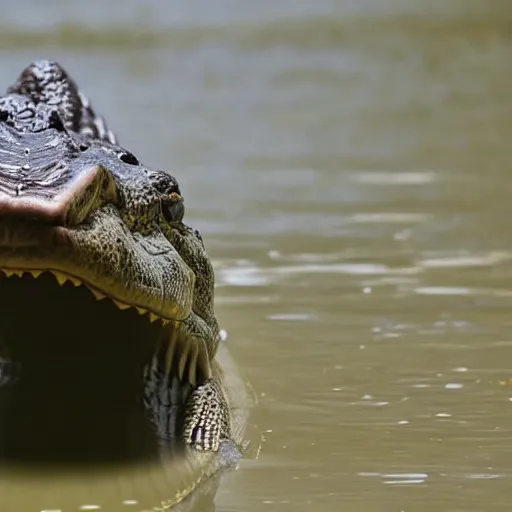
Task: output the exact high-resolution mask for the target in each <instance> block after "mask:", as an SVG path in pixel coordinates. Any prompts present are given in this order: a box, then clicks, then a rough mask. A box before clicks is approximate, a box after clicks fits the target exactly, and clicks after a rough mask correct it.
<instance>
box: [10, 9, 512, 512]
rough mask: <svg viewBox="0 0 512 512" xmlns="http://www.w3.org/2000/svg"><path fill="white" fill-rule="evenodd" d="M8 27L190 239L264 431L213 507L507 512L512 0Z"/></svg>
mask: <svg viewBox="0 0 512 512" xmlns="http://www.w3.org/2000/svg"><path fill="white" fill-rule="evenodd" d="M1 12H2V15H1V21H0V28H1V30H0V52H1V55H0V57H1V58H0V72H1V75H0V76H1V80H2V84H3V85H2V87H3V88H5V87H7V86H8V85H10V83H11V82H13V81H14V80H15V78H16V77H17V75H18V74H19V72H20V71H21V70H22V69H23V68H24V67H25V66H26V65H27V64H28V63H29V62H31V61H33V60H35V59H39V58H51V59H55V60H58V61H59V62H60V63H61V64H63V65H64V67H65V68H66V69H67V70H68V71H69V73H70V74H71V75H72V76H73V77H74V78H75V79H76V81H77V82H78V83H79V84H80V85H81V87H82V88H83V89H84V90H85V91H86V93H87V94H88V96H89V97H90V98H91V100H92V103H93V105H94V107H95V108H96V109H97V110H98V111H101V112H102V113H103V114H104V115H105V116H106V118H107V120H108V122H109V125H110V127H111V128H112V129H113V130H114V131H116V132H117V134H118V136H119V139H120V142H121V144H122V145H124V146H125V147H127V148H129V149H130V150H131V151H132V152H134V153H135V154H136V155H137V156H138V157H139V158H140V159H141V160H142V161H143V162H144V163H146V164H147V165H152V166H157V167H161V168H164V169H167V170H169V171H170V172H171V173H172V174H173V175H175V176H176V177H177V178H178V179H179V182H180V184H181V189H182V191H183V194H184V196H185V199H186V207H187V212H186V216H187V218H188V221H189V222H190V223H191V224H192V225H193V226H194V227H196V228H199V229H200V230H201V231H202V233H203V236H204V239H205V242H206V245H207V248H208V250H209V252H210V254H211V256H212V258H213V261H214V265H215V268H216V271H217V301H218V302H217V311H218V314H219V318H220V321H221V324H222V327H223V328H225V329H226V330H227V331H228V334H229V340H228V343H229V344H230V347H231V351H232V353H233V355H234V358H235V359H236V361H237V362H238V364H239V365H240V367H241V369H242V370H243V372H244V373H245V375H246V376H247V378H248V379H249V381H250V382H251V383H252V385H253V386H254V388H255V390H256V392H257V394H258V397H259V400H260V404H259V407H258V409H257V410H256V411H255V413H254V415H253V417H254V423H255V426H256V428H257V429H258V430H259V431H261V432H262V433H263V436H264V442H263V446H262V450H261V453H260V455H259V457H258V458H257V459H256V460H247V461H244V462H242V464H241V467H240V469H239V470H238V471H236V472H234V473H229V474H228V475H226V477H225V478H224V479H223V481H222V484H221V486H220V489H219V491H218V493H217V496H216V500H215V501H216V507H217V510H218V511H248V512H249V511H250V512H253V511H261V510H268V511H269V512H271V511H276V512H285V511H293V512H302V511H304V512H306V511H308V512H310V511H311V510H312V509H314V510H315V511H316V512H320V511H322V512H324V511H326V512H327V511H340V510H347V511H348V510H350V511H365V512H373V511H376V512H388V511H389V512H391V511H393V512H395V511H396V512H398V511H407V512H408V511H420V512H422V511H427V510H428V511H430V510H432V509H433V508H434V507H435V509H436V510H439V511H450V512H455V511H475V512H476V511H484V510H485V511H486V512H491V511H500V510H507V511H508V510H510V503H511V501H512V467H511V462H510V461H511V451H512V427H511V425H512V421H511V419H512V388H510V386H509V384H510V383H511V382H512V381H510V380H509V379H510V378H511V377H512V363H511V358H512V315H511V307H512V262H511V256H512V238H511V235H510V217H511V215H510V214H511V208H512V206H511V201H510V189H509V188H508V186H509V184H510V176H509V173H510V170H511V169H510V167H511V166H510V159H511V158H510V157H511V154H512V151H511V150H510V149H509V147H510V145H509V142H510V134H511V128H512V121H511V119H512V117H511V116H512V92H511V91H512V72H511V62H512V61H511V56H512V4H511V3H510V1H509V0H359V1H358V0H315V1H307V0H280V1H276V0H274V1H272V0H259V1H251V0H217V1H215V2H211V1H209V0H189V1H184V0H176V1H175V0H167V1H165V0H152V1H147V2H139V1H136V0H123V1H120V0H117V1H114V0H111V1H110V2H101V1H100V0H88V1H87V2H77V1H68V0H54V1H47V2H39V1H36V0H24V1H20V2H11V3H8V4H7V3H5V5H4V6H3V7H2V11H1ZM99 501H100V500H99ZM198 510H200V509H198ZM20 512H25V511H20Z"/></svg>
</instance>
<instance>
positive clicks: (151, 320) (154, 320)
mask: <svg viewBox="0 0 512 512" xmlns="http://www.w3.org/2000/svg"><path fill="white" fill-rule="evenodd" d="M157 320H159V317H158V316H157V315H155V313H149V321H150V322H151V323H153V322H156V321H157Z"/></svg>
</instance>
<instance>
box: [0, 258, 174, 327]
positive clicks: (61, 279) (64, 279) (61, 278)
mask: <svg viewBox="0 0 512 512" xmlns="http://www.w3.org/2000/svg"><path fill="white" fill-rule="evenodd" d="M0 273H1V274H4V275H5V276H6V277H13V276H18V277H23V275H25V274H28V275H30V276H32V277H33V278H34V279H37V278H39V277H40V276H41V275H42V274H50V275H52V276H53V277H54V278H55V280H56V281H57V283H58V284H59V286H63V285H64V284H66V283H68V282H69V283H71V284H72V285H73V286H75V287H79V286H84V287H85V288H87V289H88V290H89V291H90V292H91V293H92V294H93V295H94V297H95V298H96V299H97V300H103V299H109V300H111V301H112V302H113V303H114V304H115V305H116V306H117V307H118V308H119V309H120V310H123V311H124V310H126V309H130V308H133V309H135V310H136V311H137V313H139V315H148V319H149V321H150V322H156V321H158V320H159V321H161V322H162V324H163V325H167V324H168V323H169V322H171V320H169V319H166V318H162V317H161V316H159V315H157V314H156V313H153V312H152V311H149V310H147V309H145V308H141V307H139V306H134V305H132V304H127V303H125V302H122V301H120V300H118V299H114V298H113V297H111V296H109V295H107V294H105V293H104V292H103V291H101V290H99V289H98V288H96V287H95V286H93V285H91V284H89V283H88V282H87V281H85V280H83V279H81V278H78V277H76V276H72V275H70V274H67V273H66V272H62V271H60V270H53V269H44V270H42V269H28V268H27V269H22V268H8V267H0Z"/></svg>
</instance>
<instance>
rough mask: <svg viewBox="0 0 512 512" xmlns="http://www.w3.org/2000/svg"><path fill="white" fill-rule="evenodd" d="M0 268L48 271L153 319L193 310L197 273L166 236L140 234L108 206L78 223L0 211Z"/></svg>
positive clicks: (180, 316)
mask: <svg viewBox="0 0 512 512" xmlns="http://www.w3.org/2000/svg"><path fill="white" fill-rule="evenodd" d="M158 247H160V248H162V250H160V251H157V250H155V248H158ZM0 270H1V271H3V272H4V273H7V274H9V273H23V272H32V273H33V275H34V276H37V275H38V273H40V272H44V271H48V272H51V273H52V274H53V275H54V276H56V277H57V279H58V280H60V281H62V280H69V281H71V282H73V283H75V284H76V283H78V284H83V285H85V286H87V287H88V288H89V289H90V290H91V291H92V292H93V293H94V294H95V295H96V296H97V297H98V298H103V297H107V298H109V299H111V300H113V301H114V302H115V303H116V304H117V305H118V306H120V307H121V308H123V309H126V308H128V307H134V308H137V309H138V310H139V312H141V313H149V314H150V317H151V319H153V320H154V319H160V320H162V321H164V322H165V321H182V320H185V319H186V318H188V317H189V315H190V312H191V309H192V302H193V291H194V283H195V275H194V273H193V272H192V270H191V269H190V268H189V267H188V266H187V265H186V264H185V263H184V262H183V260H182V259H181V258H180V256H179V254H178V253H177V252H176V250H175V249H174V248H173V247H172V245H171V244H170V243H169V241H168V240H167V239H166V238H165V236H164V235H163V234H161V233H159V232H155V233H153V234H150V235H147V236H144V237H143V236H140V237H138V239H136V238H135V237H134V236H133V234H132V233H131V232H130V231H129V230H128V229H127V228H126V226H125V225H124V223H123V221H122V220H121V219H120V218H119V215H118V214H117V212H116V211H115V209H114V208H112V207H108V206H105V207H103V208H100V209H98V210H97V211H95V212H94V214H93V215H92V216H91V217H90V218H89V219H88V223H87V225H84V226H79V227H74V228H68V227H63V226H49V225H45V224H41V223H40V222H23V221H22V220H20V219H14V220H13V219H9V218H7V219H6V218H5V215H3V216H0Z"/></svg>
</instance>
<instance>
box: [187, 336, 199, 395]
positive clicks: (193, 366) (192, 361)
mask: <svg viewBox="0 0 512 512" xmlns="http://www.w3.org/2000/svg"><path fill="white" fill-rule="evenodd" d="M189 343H192V351H191V353H190V358H189V361H188V381H189V382H190V385H191V386H192V387H193V388H195V387H196V382H197V381H196V370H197V356H198V353H199V347H198V346H197V342H196V340H191V341H190V342H189Z"/></svg>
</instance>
